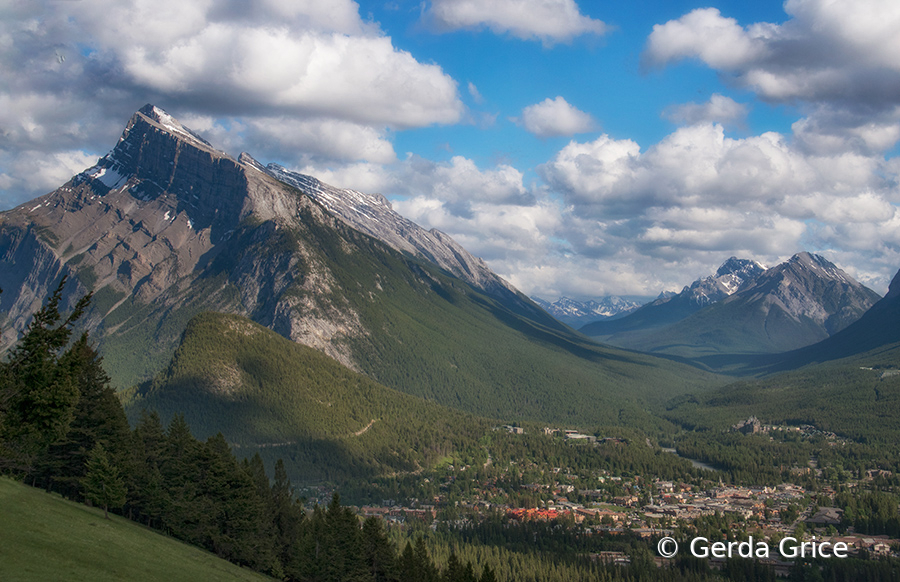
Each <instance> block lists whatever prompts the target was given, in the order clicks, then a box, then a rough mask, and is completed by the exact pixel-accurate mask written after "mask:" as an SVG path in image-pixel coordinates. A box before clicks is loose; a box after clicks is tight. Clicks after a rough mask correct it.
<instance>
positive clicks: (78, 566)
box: [0, 478, 271, 582]
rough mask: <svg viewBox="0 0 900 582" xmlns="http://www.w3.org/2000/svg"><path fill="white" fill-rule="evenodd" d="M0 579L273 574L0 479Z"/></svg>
mask: <svg viewBox="0 0 900 582" xmlns="http://www.w3.org/2000/svg"><path fill="white" fill-rule="evenodd" d="M0 580H4V581H5V582H19V581H21V582H27V581H30V580H34V581H39V582H47V581H53V580H65V581H66V582H78V581H80V580H84V581H85V582H103V581H105V580H110V581H117V582H118V581H121V580H142V581H143V580H148V581H149V580H163V581H166V582H175V581H178V580H185V581H191V582H197V581H204V580H209V581H216V582H218V581H225V580H246V581H252V580H257V581H263V580H271V578H267V577H265V576H262V575H260V574H257V573H255V572H252V571H250V570H246V569H243V568H240V567H238V566H236V565H234V564H231V563H229V562H226V561H225V560H221V559H219V558H217V557H216V556H214V555H213V554H210V553H208V552H205V551H203V550H201V549H198V548H194V547H192V546H188V545H186V544H183V543H181V542H178V541H176V540H173V539H171V538H167V537H165V536H163V535H161V534H158V533H156V532H153V531H151V530H148V529H146V528H144V527H141V526H140V525H137V524H135V523H133V522H131V521H128V520H126V519H124V518H121V517H119V516H115V515H110V519H109V520H105V519H103V510H102V509H97V508H90V507H87V506H85V505H81V504H78V503H74V502H71V501H67V500H65V499H63V498H61V497H59V496H57V495H51V494H48V493H45V492H43V491H41V490H38V489H33V488H31V487H28V486H26V485H23V484H21V483H17V482H15V481H12V480H10V479H7V478H0Z"/></svg>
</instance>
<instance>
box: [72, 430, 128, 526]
mask: <svg viewBox="0 0 900 582" xmlns="http://www.w3.org/2000/svg"><path fill="white" fill-rule="evenodd" d="M82 485H83V486H84V495H85V497H86V498H88V499H89V500H91V502H93V503H95V504H97V505H102V506H103V517H104V518H106V519H109V508H110V507H112V508H119V507H122V506H123V505H125V494H126V491H125V483H124V481H123V480H122V478H121V477H120V476H119V470H118V469H117V468H116V466H115V465H113V464H112V462H111V461H110V459H109V456H108V455H107V454H106V450H105V449H104V448H103V445H102V444H100V443H98V444H97V446H95V447H94V449H93V450H92V451H91V455H90V458H89V459H88V464H87V473H86V474H85V476H84V479H83V480H82Z"/></svg>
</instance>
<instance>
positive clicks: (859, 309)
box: [741, 252, 879, 334]
mask: <svg viewBox="0 0 900 582" xmlns="http://www.w3.org/2000/svg"><path fill="white" fill-rule="evenodd" d="M741 295H743V296H745V297H747V299H748V300H752V301H761V302H762V303H763V304H764V305H766V306H771V305H777V306H778V307H779V308H780V309H781V310H782V311H783V312H785V313H786V314H788V315H789V316H790V317H793V318H795V319H798V320H800V319H807V320H810V321H812V322H815V323H816V324H817V325H820V326H822V327H823V328H824V330H825V331H826V332H827V333H828V334H833V333H835V332H837V331H839V330H841V329H843V328H844V327H846V326H847V325H849V324H850V323H852V322H853V321H856V320H857V319H858V318H859V317H860V315H862V314H863V313H864V312H865V311H866V310H868V309H869V308H870V307H872V305H874V304H875V302H876V301H878V299H879V296H878V294H877V293H875V292H874V291H872V290H871V289H869V288H867V287H865V286H864V285H862V284H860V283H858V282H857V281H856V280H854V279H853V278H852V277H850V276H849V275H847V273H845V272H844V271H843V270H841V269H840V268H838V267H837V266H836V265H834V263H832V262H830V261H828V260H827V259H825V258H824V257H822V256H820V255H816V254H812V253H809V252H801V253H797V254H796V255H794V256H793V257H791V258H790V259H789V260H787V261H785V262H783V263H781V264H780V265H776V266H774V267H772V268H771V269H768V270H767V271H765V272H764V273H763V274H762V275H761V276H760V277H759V278H758V279H757V281H756V283H755V284H754V285H753V286H752V287H751V288H748V289H746V290H745V291H744V292H743V293H742V294H741ZM766 309H769V307H766Z"/></svg>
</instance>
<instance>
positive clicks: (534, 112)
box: [521, 97, 597, 137]
mask: <svg viewBox="0 0 900 582" xmlns="http://www.w3.org/2000/svg"><path fill="white" fill-rule="evenodd" d="M521 123H522V125H523V126H524V127H525V129H526V130H528V131H529V132H531V133H533V134H534V135H536V136H538V137H558V136H571V135H575V134H576V133H587V132H589V131H594V130H595V129H596V127H597V123H596V122H595V121H594V118H593V117H591V116H590V115H589V114H587V113H585V112H584V111H581V110H579V109H577V108H575V107H573V106H572V105H569V103H568V102H567V101H566V100H565V99H563V98H562V97H557V98H556V99H550V98H547V99H544V100H543V101H541V102H540V103H536V104H534V105H529V106H528V107H526V108H525V109H523V110H522V118H521Z"/></svg>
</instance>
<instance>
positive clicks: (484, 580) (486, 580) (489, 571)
mask: <svg viewBox="0 0 900 582" xmlns="http://www.w3.org/2000/svg"><path fill="white" fill-rule="evenodd" d="M478 582H497V575H496V574H494V570H493V568H491V567H490V565H485V567H484V570H482V571H481V578H479V579H478Z"/></svg>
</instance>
